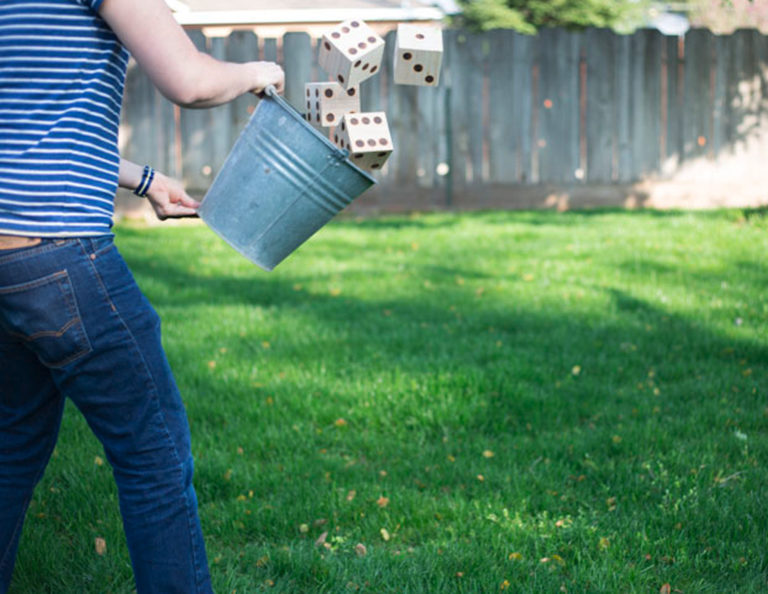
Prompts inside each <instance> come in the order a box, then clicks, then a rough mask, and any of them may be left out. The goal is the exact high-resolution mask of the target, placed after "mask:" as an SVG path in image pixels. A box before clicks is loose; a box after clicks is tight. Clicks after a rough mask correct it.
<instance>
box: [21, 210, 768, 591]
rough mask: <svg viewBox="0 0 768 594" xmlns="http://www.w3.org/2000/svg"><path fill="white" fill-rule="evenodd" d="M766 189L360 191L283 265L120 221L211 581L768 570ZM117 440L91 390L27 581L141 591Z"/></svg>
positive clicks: (630, 583) (614, 587)
mask: <svg viewBox="0 0 768 594" xmlns="http://www.w3.org/2000/svg"><path fill="white" fill-rule="evenodd" d="M746 214H748V215H751V216H745V213H742V212H736V211H727V212H707V213H679V212H666V213H660V212H611V211H597V212H574V213H564V214H557V213H550V212H486V213H474V214H461V215H451V214H434V215H432V214H430V215H414V216H398V217H385V218H375V219H365V220H356V219H351V218H348V219H342V220H338V221H336V222H334V223H332V224H331V225H329V226H328V227H326V228H325V229H323V230H322V231H321V232H320V233H319V234H318V235H317V236H316V237H314V238H312V239H311V240H310V242H309V243H308V244H306V245H304V246H303V247H302V248H300V250H299V251H298V252H297V253H296V254H294V255H293V256H291V257H290V258H289V259H288V260H286V261H285V262H284V263H282V264H281V265H280V266H279V267H278V268H277V269H276V271H274V272H272V273H266V272H263V271H261V270H260V269H258V268H256V267H255V266H253V265H252V264H250V263H249V262H248V261H246V260H245V259H244V258H242V257H240V256H238V255H237V254H236V253H235V252H234V251H233V250H232V249H231V248H229V247H228V246H226V245H225V244H224V243H223V242H221V241H220V240H219V239H218V238H217V237H215V236H214V235H213V234H212V233H211V232H210V231H208V230H207V229H206V228H204V227H202V226H199V227H194V226H193V227H189V226H184V227H166V228H152V229H143V228H137V227H134V226H129V225H124V226H121V227H119V228H118V230H117V241H118V245H119V246H120V248H121V250H122V252H123V254H124V256H125V258H126V259H127V260H128V262H129V264H130V266H131V267H132V269H133V270H134V272H135V274H136V277H137V280H138V282H139V284H140V285H141V286H142V288H143V289H144V290H145V292H146V293H147V295H148V296H149V298H150V299H151V301H152V302H153V303H154V304H155V306H156V308H157V309H158V311H159V312H160V314H161V316H162V318H163V320H164V339H165V343H166V346H167V350H168V355H169V358H170V360H171V364H172V366H173V368H174V370H175V372H176V375H177V379H178V382H179V384H180V387H181V390H182V393H183V394H184V398H185V401H186V403H187V407H188V412H189V416H190V423H191V427H192V434H193V450H194V453H195V456H196V464H197V466H196V468H197V474H196V485H197V489H198V497H199V499H200V511H201V516H202V522H203V528H204V532H205V533H206V535H207V545H208V553H209V557H210V561H211V571H212V575H213V581H214V588H215V590H216V591H217V592H218V593H223V594H228V593H231V592H234V591H237V592H238V593H244V592H261V591H269V592H290V593H309V592H334V593H335V592H371V593H377V594H378V593H385V592H398V593H400V592H403V593H406V592H407V593H410V592H499V591H502V590H506V591H509V592H536V593H538V592H555V593H557V592H566V591H567V592H608V593H613V592H659V591H660V589H661V588H662V587H663V586H664V585H665V584H670V586H671V590H672V591H673V592H685V593H689V592H696V593H709V592H711V593H722V592H765V591H766V590H768V546H767V545H768V511H766V510H767V509H768V505H767V504H766V502H767V501H768V439H767V437H768V401H766V392H767V391H768V381H767V380H766V377H767V374H768V332H767V331H768V265H767V264H766V254H768V224H766V222H765V219H764V218H763V217H762V215H761V213H759V212H758V213H746ZM96 457H103V454H102V451H101V448H100V446H99V444H98V442H97V441H96V440H95V439H94V438H93V437H92V436H91V434H90V433H89V432H88V429H87V426H86V425H85V423H84V421H83V420H82V419H81V418H80V416H79V415H78V413H77V412H76V411H75V409H74V408H73V407H69V408H68V410H67V414H66V418H65V423H64V427H63V429H62V434H61V438H60V441H59V445H58V447H57V450H56V454H55V457H54V459H53V460H52V462H51V464H50V466H49V469H48V471H47V474H46V475H45V478H44V480H43V482H42V483H41V485H40V487H39V488H38V490H37V492H36V496H35V499H34V503H33V506H32V508H31V510H30V513H29V516H28V521H27V524H26V527H25V533H24V536H23V540H22V547H21V551H20V554H19V560H18V566H17V572H16V576H15V578H16V582H15V585H14V587H12V590H11V592H12V593H14V594H20V593H35V594H37V593H43V592H51V593H54V592H55V593H56V594H62V593H69V592H72V593H85V592H94V593H95V592H98V593H102V592H115V593H122V592H130V591H131V590H132V574H131V570H130V566H129V564H128V557H127V552H126V548H125V545H124V543H123V536H122V531H121V525H120V517H119V512H118V509H117V503H116V492H115V488H114V485H113V483H112V479H111V474H110V471H109V469H108V466H107V464H106V463H105V464H103V465H99V464H97V463H95V460H96ZM383 531H386V532H383ZM326 532H327V536H326V537H325V544H316V541H317V540H318V539H319V538H321V535H322V534H323V533H326ZM96 537H102V538H104V539H105V540H106V542H107V553H106V554H105V555H103V556H99V555H97V554H96V553H95V552H94V538H96ZM358 544H362V545H364V546H365V552H366V554H364V555H360V554H358V552H357V551H356V546H357V545H358ZM357 548H358V549H359V547H357Z"/></svg>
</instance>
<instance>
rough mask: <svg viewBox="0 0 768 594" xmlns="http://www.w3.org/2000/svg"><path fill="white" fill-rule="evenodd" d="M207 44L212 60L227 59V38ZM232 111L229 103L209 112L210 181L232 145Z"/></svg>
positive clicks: (215, 39) (216, 39) (232, 105)
mask: <svg viewBox="0 0 768 594" xmlns="http://www.w3.org/2000/svg"><path fill="white" fill-rule="evenodd" d="M209 43H210V52H211V55H212V56H213V57H214V58H216V59H218V60H226V59H227V46H228V45H229V39H228V38H227V39H225V38H223V37H214V38H212V39H210V40H209ZM233 109H234V104H233V103H232V102H229V103H225V104H224V105H219V106H218V107H214V108H212V109H211V110H210V118H211V128H210V131H209V135H208V136H209V139H210V143H211V159H210V163H208V165H209V166H210V167H211V168H212V172H211V180H212V179H213V177H215V176H216V174H217V173H218V172H219V170H220V169H221V166H222V165H223V164H224V161H225V159H226V158H227V155H228V154H229V150H230V149H231V148H232V145H233V144H234V138H233V137H232V126H231V124H230V122H231V121H232V111H233Z"/></svg>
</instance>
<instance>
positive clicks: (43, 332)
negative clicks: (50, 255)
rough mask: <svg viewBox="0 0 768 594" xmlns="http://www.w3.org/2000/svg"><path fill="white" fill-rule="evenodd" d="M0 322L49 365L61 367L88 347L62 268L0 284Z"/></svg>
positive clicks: (70, 289)
mask: <svg viewBox="0 0 768 594" xmlns="http://www.w3.org/2000/svg"><path fill="white" fill-rule="evenodd" d="M0 324H2V325H3V327H4V328H5V330H6V331H7V332H8V333H10V334H11V335H12V336H15V337H16V338H19V339H21V340H22V341H24V342H26V343H27V344H28V345H29V347H30V348H31V349H32V350H33V351H34V352H35V353H36V354H37V356H38V358H39V359H40V361H42V362H43V363H44V364H45V365H47V366H49V367H63V366H64V365H67V364H69V363H71V362H72V361H74V360H75V359H77V358H78V357H81V356H83V355H85V354H86V353H89V352H90V351H91V344H90V342H89V341H88V336H87V335H86V333H85V330H84V328H83V322H82V320H81V319H80V312H79V310H78V308H77V301H76V299H75V294H74V291H73V290H72V283H71V282H70V280H69V274H67V271H66V270H62V271H60V272H56V273H54V274H51V275H48V276H46V277H43V278H40V279H37V280H34V281H31V282H27V283H23V284H20V285H13V286H10V287H0Z"/></svg>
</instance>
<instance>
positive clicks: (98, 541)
mask: <svg viewBox="0 0 768 594" xmlns="http://www.w3.org/2000/svg"><path fill="white" fill-rule="evenodd" d="M93 546H94V548H95V549H96V554H97V555H103V554H104V553H106V552H107V541H106V540H104V539H103V538H101V537H100V536H97V537H96V538H95V539H94V540H93Z"/></svg>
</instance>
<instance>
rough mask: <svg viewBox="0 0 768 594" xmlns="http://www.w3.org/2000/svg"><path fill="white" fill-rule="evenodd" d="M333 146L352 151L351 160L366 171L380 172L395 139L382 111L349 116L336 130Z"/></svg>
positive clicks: (346, 116) (347, 115) (350, 152)
mask: <svg viewBox="0 0 768 594" xmlns="http://www.w3.org/2000/svg"><path fill="white" fill-rule="evenodd" d="M334 142H335V143H336V144H337V145H338V146H340V147H341V148H344V149H347V150H348V151H349V159H350V160H351V161H352V162H353V163H354V164H355V165H357V166H358V167H362V168H363V169H381V168H382V167H383V166H384V163H385V162H386V160H387V159H388V158H389V155H391V154H392V136H391V135H390V133H389V125H388V124H387V116H386V115H385V114H384V112H383V111H376V112H370V113H355V114H346V115H345V116H344V118H343V119H342V120H341V125H340V126H338V127H337V128H336V131H335V135H334Z"/></svg>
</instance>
